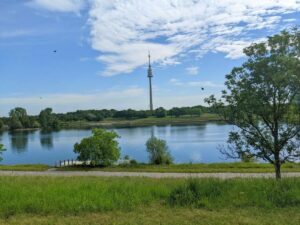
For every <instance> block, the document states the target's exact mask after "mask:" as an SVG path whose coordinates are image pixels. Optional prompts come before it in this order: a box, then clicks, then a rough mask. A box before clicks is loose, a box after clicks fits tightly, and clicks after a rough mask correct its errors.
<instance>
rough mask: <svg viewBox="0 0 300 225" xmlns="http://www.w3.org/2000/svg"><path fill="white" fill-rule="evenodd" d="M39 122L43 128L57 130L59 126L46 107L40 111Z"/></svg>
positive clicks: (49, 109)
mask: <svg viewBox="0 0 300 225" xmlns="http://www.w3.org/2000/svg"><path fill="white" fill-rule="evenodd" d="M39 123H40V126H41V128H42V129H43V130H53V129H54V130H57V129H59V128H60V123H59V121H58V119H57V118H56V116H55V115H54V114H53V113H52V109H51V108H46V109H44V110H42V111H41V112H40V114H39Z"/></svg>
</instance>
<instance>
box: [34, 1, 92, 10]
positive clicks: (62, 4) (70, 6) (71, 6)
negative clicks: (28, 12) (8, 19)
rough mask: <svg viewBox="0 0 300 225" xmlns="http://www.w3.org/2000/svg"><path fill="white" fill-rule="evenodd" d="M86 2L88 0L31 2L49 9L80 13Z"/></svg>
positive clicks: (35, 5)
mask: <svg viewBox="0 0 300 225" xmlns="http://www.w3.org/2000/svg"><path fill="white" fill-rule="evenodd" d="M86 2H87V1H86V0H32V1H31V2H30V3H29V4H30V5H31V6H33V7H38V8H42V9H46V10H49V11H58V12H74V13H79V12H80V10H81V9H82V8H83V7H84V6H85V4H86Z"/></svg>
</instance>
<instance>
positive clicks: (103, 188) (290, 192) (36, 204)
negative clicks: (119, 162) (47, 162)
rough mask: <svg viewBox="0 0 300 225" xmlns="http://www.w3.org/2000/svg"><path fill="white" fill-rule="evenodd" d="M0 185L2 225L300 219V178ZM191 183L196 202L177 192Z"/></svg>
mask: <svg viewBox="0 0 300 225" xmlns="http://www.w3.org/2000/svg"><path fill="white" fill-rule="evenodd" d="M191 182H192V183H191ZM195 182H196V183H195ZM0 183H1V185H0V193H1V195H0V201H1V204H0V224H118V225H119V224H131V225H134V224H149V225H151V224H172V225H173V224H175V225H176V224H178V225H179V224H180V225H181V224H186V225H187V224H189V225H190V224H208V225H210V224H214V225H218V224H220V225H221V224H222V225H227V224H228V225H229V224H252V225H263V224H272V225H279V224H288V225H289V224H290V225H296V224H298V222H299V220H300V213H299V207H300V188H299V187H300V179H299V178H288V179H282V181H280V182H276V181H275V180H274V179H231V180H218V179H201V180H197V181H196V180H194V181H187V180H186V179H161V180H157V179H151V178H128V177H124V178H99V177H55V178H54V177H0ZM191 184H193V187H194V188H193V190H194V191H196V193H197V196H198V197H197V196H194V197H192V198H190V197H189V199H190V200H191V201H185V200H186V197H188V195H182V192H181V190H183V189H185V188H188V187H189V186H190V185H191ZM185 193H189V192H185ZM190 196H191V195H190ZM195 200H196V201H195Z"/></svg>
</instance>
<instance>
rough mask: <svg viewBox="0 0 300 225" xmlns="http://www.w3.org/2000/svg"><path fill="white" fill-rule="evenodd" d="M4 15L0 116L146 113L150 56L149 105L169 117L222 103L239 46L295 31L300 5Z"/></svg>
mask: <svg viewBox="0 0 300 225" xmlns="http://www.w3.org/2000/svg"><path fill="white" fill-rule="evenodd" d="M0 15H1V16H0V76H1V83H0V86H1V88H0V114H1V115H7V114H8V112H9V110H10V109H11V108H14V107H16V106H21V107H24V108H26V109H27V111H28V112H29V113H30V114H37V113H39V111H40V110H41V109H43V108H45V107H52V108H53V109H54V111H56V112H66V111H73V110H77V109H91V108H95V109H102V108H115V109H124V108H134V109H146V108H148V106H149V101H148V80H147V77H146V75H147V74H146V69H147V68H146V64H147V52H148V50H149V51H150V52H151V55H152V60H153V72H154V78H153V85H154V106H155V107H159V106H163V107H165V108H171V107H174V106H191V105H198V104H203V100H204V98H205V97H207V96H209V95H211V94H216V95H218V94H219V93H220V91H221V90H222V89H223V88H224V87H223V83H224V77H225V75H226V74H227V73H228V72H230V70H231V69H232V67H234V66H238V65H240V64H241V63H242V62H243V61H244V60H245V58H244V56H243V53H242V49H243V48H244V47H246V46H248V45H250V44H251V43H253V42H260V41H264V40H265V38H266V37H267V36H268V35H272V34H275V33H278V32H279V31H280V30H282V29H284V28H289V27H292V26H298V24H299V20H300V1H299V0H285V1H276V0H260V1H256V0H255V1H254V0H243V1H242V0H241V1H236V0H235V1H234V0H222V1H212V0H164V1H161V0H143V1H134V0H118V1H114V0H85V1H84V0H0ZM54 50H56V51H57V52H56V53H54V52H53V51H54ZM201 87H204V90H201Z"/></svg>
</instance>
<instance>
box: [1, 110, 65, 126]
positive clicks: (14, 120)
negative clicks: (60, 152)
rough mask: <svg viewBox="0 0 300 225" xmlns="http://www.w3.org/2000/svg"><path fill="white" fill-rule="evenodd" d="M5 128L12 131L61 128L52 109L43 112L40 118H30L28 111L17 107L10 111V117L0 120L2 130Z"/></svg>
mask: <svg viewBox="0 0 300 225" xmlns="http://www.w3.org/2000/svg"><path fill="white" fill-rule="evenodd" d="M5 128H7V129H10V130H17V129H32V128H41V129H43V130H56V129H59V128H60V121H59V119H58V118H57V116H56V115H55V114H54V113H53V112H52V109H51V108H46V109H44V110H42V111H41V112H40V114H39V115H38V116H29V115H28V114H27V111H26V109H24V108H21V107H16V108H14V109H12V110H10V112H9V117H3V118H2V119H0V130H1V129H5Z"/></svg>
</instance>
